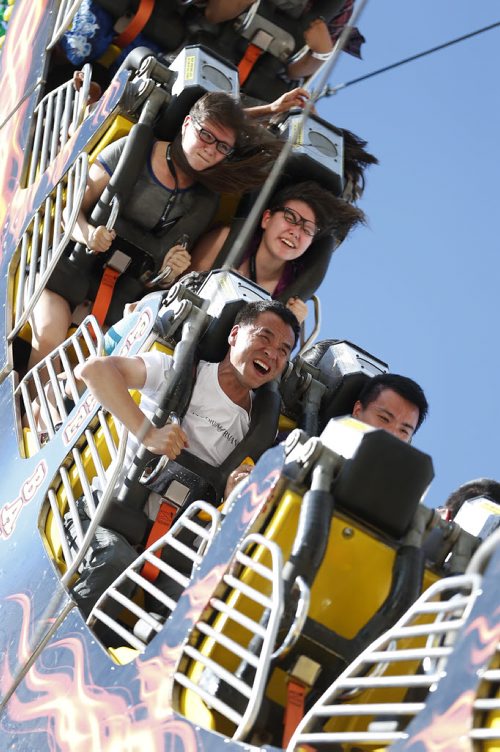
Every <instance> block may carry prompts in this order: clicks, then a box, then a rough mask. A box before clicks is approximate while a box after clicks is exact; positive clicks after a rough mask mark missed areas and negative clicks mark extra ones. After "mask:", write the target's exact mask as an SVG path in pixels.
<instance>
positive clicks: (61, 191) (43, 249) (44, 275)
mask: <svg viewBox="0 0 500 752" xmlns="http://www.w3.org/2000/svg"><path fill="white" fill-rule="evenodd" d="M87 174H88V155H87V154H86V153H85V152H82V153H81V154H80V155H79V156H78V158H77V159H76V161H75V163H74V164H73V165H72V167H71V168H70V169H69V170H68V173H67V174H66V176H65V177H64V178H63V180H62V181H60V182H59V183H58V184H57V185H56V186H55V188H54V190H53V191H52V192H51V193H50V195H49V196H47V198H46V199H45V201H44V203H43V204H42V206H40V208H39V209H38V211H37V212H36V213H35V215H34V216H33V218H32V220H31V222H30V223H29V225H28V227H27V228H26V231H25V232H24V234H23V237H22V239H21V242H20V245H19V266H18V269H17V274H16V278H15V282H14V311H13V328H12V330H11V332H10V333H9V335H8V339H9V341H12V340H13V339H14V337H16V336H17V335H18V334H19V332H20V330H21V329H22V327H23V326H24V325H25V324H26V322H27V321H28V319H29V317H30V316H31V314H32V312H33V309H34V307H35V305H36V303H37V302H38V299H39V298H40V295H41V294H42V292H43V290H44V288H45V285H46V283H47V281H48V279H49V278H50V276H51V274H52V272H53V271H54V268H55V266H56V264H57V262H58V261H59V259H60V258H61V256H62V254H63V252H64V249H65V248H66V246H67V245H68V243H69V240H70V238H71V234H72V232H73V227H74V225H75V222H76V219H77V216H78V212H79V211H80V207H81V204H82V200H83V195H84V192H85V187H86V185H87ZM64 211H66V216H65V221H64V227H63V212H64Z"/></svg>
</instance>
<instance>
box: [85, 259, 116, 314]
mask: <svg viewBox="0 0 500 752" xmlns="http://www.w3.org/2000/svg"><path fill="white" fill-rule="evenodd" d="M120 274H121V272H119V271H118V270H117V269H113V268H112V267H111V266H106V267H105V269H104V271H103V274H102V278H101V284H100V285H99V289H98V291H97V295H96V297H95V300H94V305H93V306H92V314H93V315H94V316H95V317H96V319H97V321H98V322H99V324H100V325H101V326H104V321H105V320H106V316H107V313H108V310H109V306H110V303H111V298H112V297H113V290H114V289H115V285H116V280H117V279H118V277H119V276H120Z"/></svg>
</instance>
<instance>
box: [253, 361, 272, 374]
mask: <svg viewBox="0 0 500 752" xmlns="http://www.w3.org/2000/svg"><path fill="white" fill-rule="evenodd" d="M253 365H254V368H255V370H256V371H258V372H259V373H260V374H261V375H262V376H265V375H266V374H268V373H269V371H270V370H271V369H270V367H269V366H268V365H266V364H265V363H264V362H263V361H262V360H254V361H253Z"/></svg>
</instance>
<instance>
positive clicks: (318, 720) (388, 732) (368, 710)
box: [287, 574, 482, 752]
mask: <svg viewBox="0 0 500 752" xmlns="http://www.w3.org/2000/svg"><path fill="white" fill-rule="evenodd" d="M481 581H482V578H481V577H480V576H479V575H477V574H467V575H460V576H457V577H449V578H446V579H443V580H440V581H439V582H436V583H435V584H434V585H432V586H431V587H430V588H429V589H428V590H427V591H426V592H425V593H424V594H423V595H422V596H421V597H420V598H419V600H418V601H416V603H415V604H414V605H413V606H412V607H411V608H410V609H409V610H408V612H407V613H406V614H405V615H404V616H403V617H402V619H400V620H399V622H398V623H397V624H396V625H395V626H394V627H392V629H389V630H388V631H387V632H386V633H385V634H384V635H382V636H381V637H380V638H378V639H377V640H375V642H374V643H372V645H371V646H370V647H368V648H367V649H366V650H365V651H364V652H363V653H362V654H361V655H360V656H359V657H358V658H357V659H356V660H355V661H353V663H352V664H351V665H350V666H349V667H348V668H347V669H346V670H345V671H344V672H343V673H342V674H341V675H340V676H339V677H338V679H336V680H335V681H334V682H333V684H332V685H331V687H330V688H329V689H328V690H327V691H326V692H325V693H324V694H323V695H322V697H320V699H319V700H318V701H317V702H316V703H315V705H314V706H313V707H312V708H311V710H310V711H309V712H308V713H307V714H306V715H305V716H304V718H303V720H302V721H301V723H300V724H299V725H298V727H297V729H296V731H295V733H294V734H293V736H292V738H291V740H290V743H289V745H288V747H287V752H292V751H293V750H298V749H299V748H300V747H301V745H305V744H310V745H312V746H314V747H326V748H328V747H330V748H331V746H332V745H333V744H346V745H350V744H355V745H357V747H358V748H359V749H360V750H364V749H373V745H378V746H382V745H389V744H392V743H394V742H396V741H398V740H400V739H406V738H407V736H408V735H407V733H406V731H405V727H406V725H407V723H408V722H409V720H411V718H412V717H413V716H414V715H416V714H417V713H419V712H420V711H421V710H422V709H423V708H424V706H425V697H426V694H427V692H428V691H429V690H430V689H431V688H435V686H436V685H437V683H438V682H439V680H440V679H441V677H442V676H443V675H444V673H445V667H446V662H447V660H448V657H449V656H450V655H451V654H452V651H453V644H454V642H455V639H456V636H457V633H458V632H459V630H460V629H461V628H462V627H463V625H464V624H465V622H466V620H467V618H468V615H469V613H470V611H471V609H472V607H473V605H474V603H475V602H476V599H477V597H478V595H479V593H480V592H481V591H480V588H481ZM415 640H416V641H417V643H418V644H417V646H415V647H413V646H412V642H414V641H415ZM414 644H415V643H414ZM416 667H417V669H416ZM394 689H398V690H399V693H401V697H402V699H401V700H400V701H398V702H394V701H390V700H388V699H387V697H388V696H390V694H391V691H393V690H394ZM410 690H415V692H416V693H417V697H415V696H413V697H412V694H414V693H412V692H411V691H410ZM388 691H389V694H388ZM346 700H349V702H347V701H346ZM344 719H346V721H345V722H347V723H348V721H349V719H351V727H350V728H349V727H348V728H349V730H342V728H345V725H343V723H342V722H343V720H344ZM354 719H356V720H357V725H358V729H357V730H353V729H352V722H353V721H354ZM327 723H328V726H329V729H330V730H329V731H326V730H324V726H325V724H327ZM335 725H337V727H338V729H339V730H335ZM318 728H319V729H321V730H318Z"/></svg>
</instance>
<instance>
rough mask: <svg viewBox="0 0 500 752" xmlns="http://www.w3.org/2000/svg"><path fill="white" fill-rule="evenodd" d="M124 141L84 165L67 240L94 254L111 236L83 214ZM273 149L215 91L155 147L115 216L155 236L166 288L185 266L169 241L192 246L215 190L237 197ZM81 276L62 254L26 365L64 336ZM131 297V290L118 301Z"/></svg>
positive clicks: (252, 183) (81, 290)
mask: <svg viewBox="0 0 500 752" xmlns="http://www.w3.org/2000/svg"><path fill="white" fill-rule="evenodd" d="M281 104H282V105H283V104H284V106H290V105H289V104H288V103H287V102H286V103H283V102H281ZM259 114H261V113H259ZM125 141H126V139H121V140H120V141H119V142H116V143H113V144H110V145H109V146H108V147H106V148H105V149H103V150H102V152H101V153H100V155H99V157H98V159H97V161H96V162H94V163H93V164H92V165H91V167H90V170H89V177H88V182H87V187H86V191H85V195H84V199H83V203H82V208H81V211H80V213H79V215H78V218H77V221H76V224H75V227H74V229H73V234H72V238H73V240H74V241H75V242H77V243H82V244H83V245H85V246H86V247H87V248H88V249H90V250H91V251H92V252H93V253H95V254H100V253H104V252H106V251H107V250H108V249H109V248H110V247H111V244H112V242H113V240H114V239H115V231H114V230H112V229H111V230H108V229H107V228H106V227H105V226H103V225H99V226H97V227H96V226H94V225H93V224H92V222H91V221H90V220H89V218H88V216H89V215H90V213H91V211H92V209H93V207H94V206H95V204H96V203H97V201H98V199H99V197H100V196H101V194H102V192H103V191H104V189H105V188H106V186H107V185H108V183H109V180H110V177H111V175H112V174H113V172H114V170H115V168H116V165H117V163H118V159H119V156H120V154H121V152H122V150H123V148H124V145H125ZM278 151H279V142H277V141H275V140H274V139H272V137H271V136H270V135H269V134H268V133H267V132H266V131H265V130H264V129H263V128H262V127H261V126H259V125H256V124H255V123H254V122H252V121H251V120H249V119H248V118H247V116H246V115H245V112H244V111H243V109H242V108H241V106H240V104H239V103H238V102H237V101H236V100H235V99H234V98H233V97H231V96H229V95H228V94H225V93H220V92H215V93H210V94H205V95H204V96H203V97H201V99H199V100H198V101H197V102H196V103H195V105H194V106H193V107H192V108H191V111H190V112H189V114H188V115H187V116H186V118H185V119H184V122H183V124H182V128H181V131H180V133H179V134H178V135H177V137H176V138H175V139H174V140H173V141H172V142H166V141H156V142H154V144H153V146H152V149H151V153H150V157H149V160H148V163H147V164H146V165H144V168H143V169H142V172H141V174H140V176H139V179H138V181H137V182H136V183H135V185H134V186H133V187H132V190H131V194H130V196H129V198H128V200H127V202H126V203H125V205H124V206H123V207H121V208H120V217H123V218H124V219H129V220H130V221H131V222H133V223H134V224H135V225H136V226H137V227H138V228H139V229H140V230H145V231H151V232H153V233H154V234H155V235H158V234H159V235H160V236H161V239H162V245H163V244H164V247H165V251H166V253H165V256H164V259H163V263H162V265H161V269H165V268H166V267H167V266H168V267H170V269H171V272H170V275H169V276H168V277H167V278H166V279H165V284H170V283H171V282H172V281H173V279H175V277H176V276H178V275H179V274H181V273H182V272H183V271H184V270H185V269H186V268H187V266H188V265H189V262H190V256H189V253H188V251H187V250H186V248H185V247H184V245H180V244H178V243H176V240H177V238H179V236H180V235H181V234H183V233H185V232H186V227H187V226H188V227H189V230H188V234H189V237H190V239H191V241H192V242H195V241H196V240H197V238H198V237H199V235H200V234H201V233H202V232H203V231H204V230H205V229H206V228H207V226H208V225H209V223H210V221H211V220H212V218H213V215H214V213H215V210H216V207H217V203H218V193H219V192H222V191H224V192H234V193H241V192H243V191H248V190H251V189H253V188H256V187H258V186H260V185H261V184H262V183H263V181H264V179H265V177H266V176H267V173H268V171H269V169H270V167H271V165H272V162H273V159H274V158H275V157H276V155H277V153H278ZM202 199H203V200H202ZM83 276H84V277H85V275H83ZM76 277H78V279H76ZM81 277H82V275H81V274H76V273H75V267H74V265H72V264H71V262H70V259H69V257H68V256H65V257H63V259H61V261H60V262H59V264H58V266H57V267H56V270H55V272H54V274H53V276H52V277H51V280H49V283H48V285H47V288H48V289H46V290H44V291H43V293H42V295H41V297H40V300H39V301H38V303H37V305H36V307H35V310H34V312H33V316H32V320H31V325H32V332H33V335H32V353H31V357H30V362H29V367H32V366H33V365H35V364H36V363H37V362H39V361H40V360H41V359H42V358H43V357H45V355H47V354H48V353H49V352H50V351H51V350H53V349H54V347H56V346H57V345H59V344H60V343H61V342H62V341H63V340H64V339H65V337H66V333H67V330H68V327H69V325H70V323H71V320H72V311H73V309H74V308H75V307H76V306H77V305H78V304H79V303H81V302H83V301H84V300H85V299H86V297H87V294H86V291H87V290H88V285H87V282H88V280H86V279H85V278H84V279H82V278H81ZM126 277H127V272H125V273H124V274H122V275H121V278H119V280H118V283H121V282H122V281H123V282H126ZM123 287H125V286H123ZM51 288H52V289H51ZM75 290H76V292H75ZM144 291H145V288H144ZM61 293H63V294H61ZM136 297H138V295H137V290H134V294H133V296H132V297H128V298H124V299H123V304H124V303H126V302H128V301H129V300H133V299H135V298H136Z"/></svg>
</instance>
